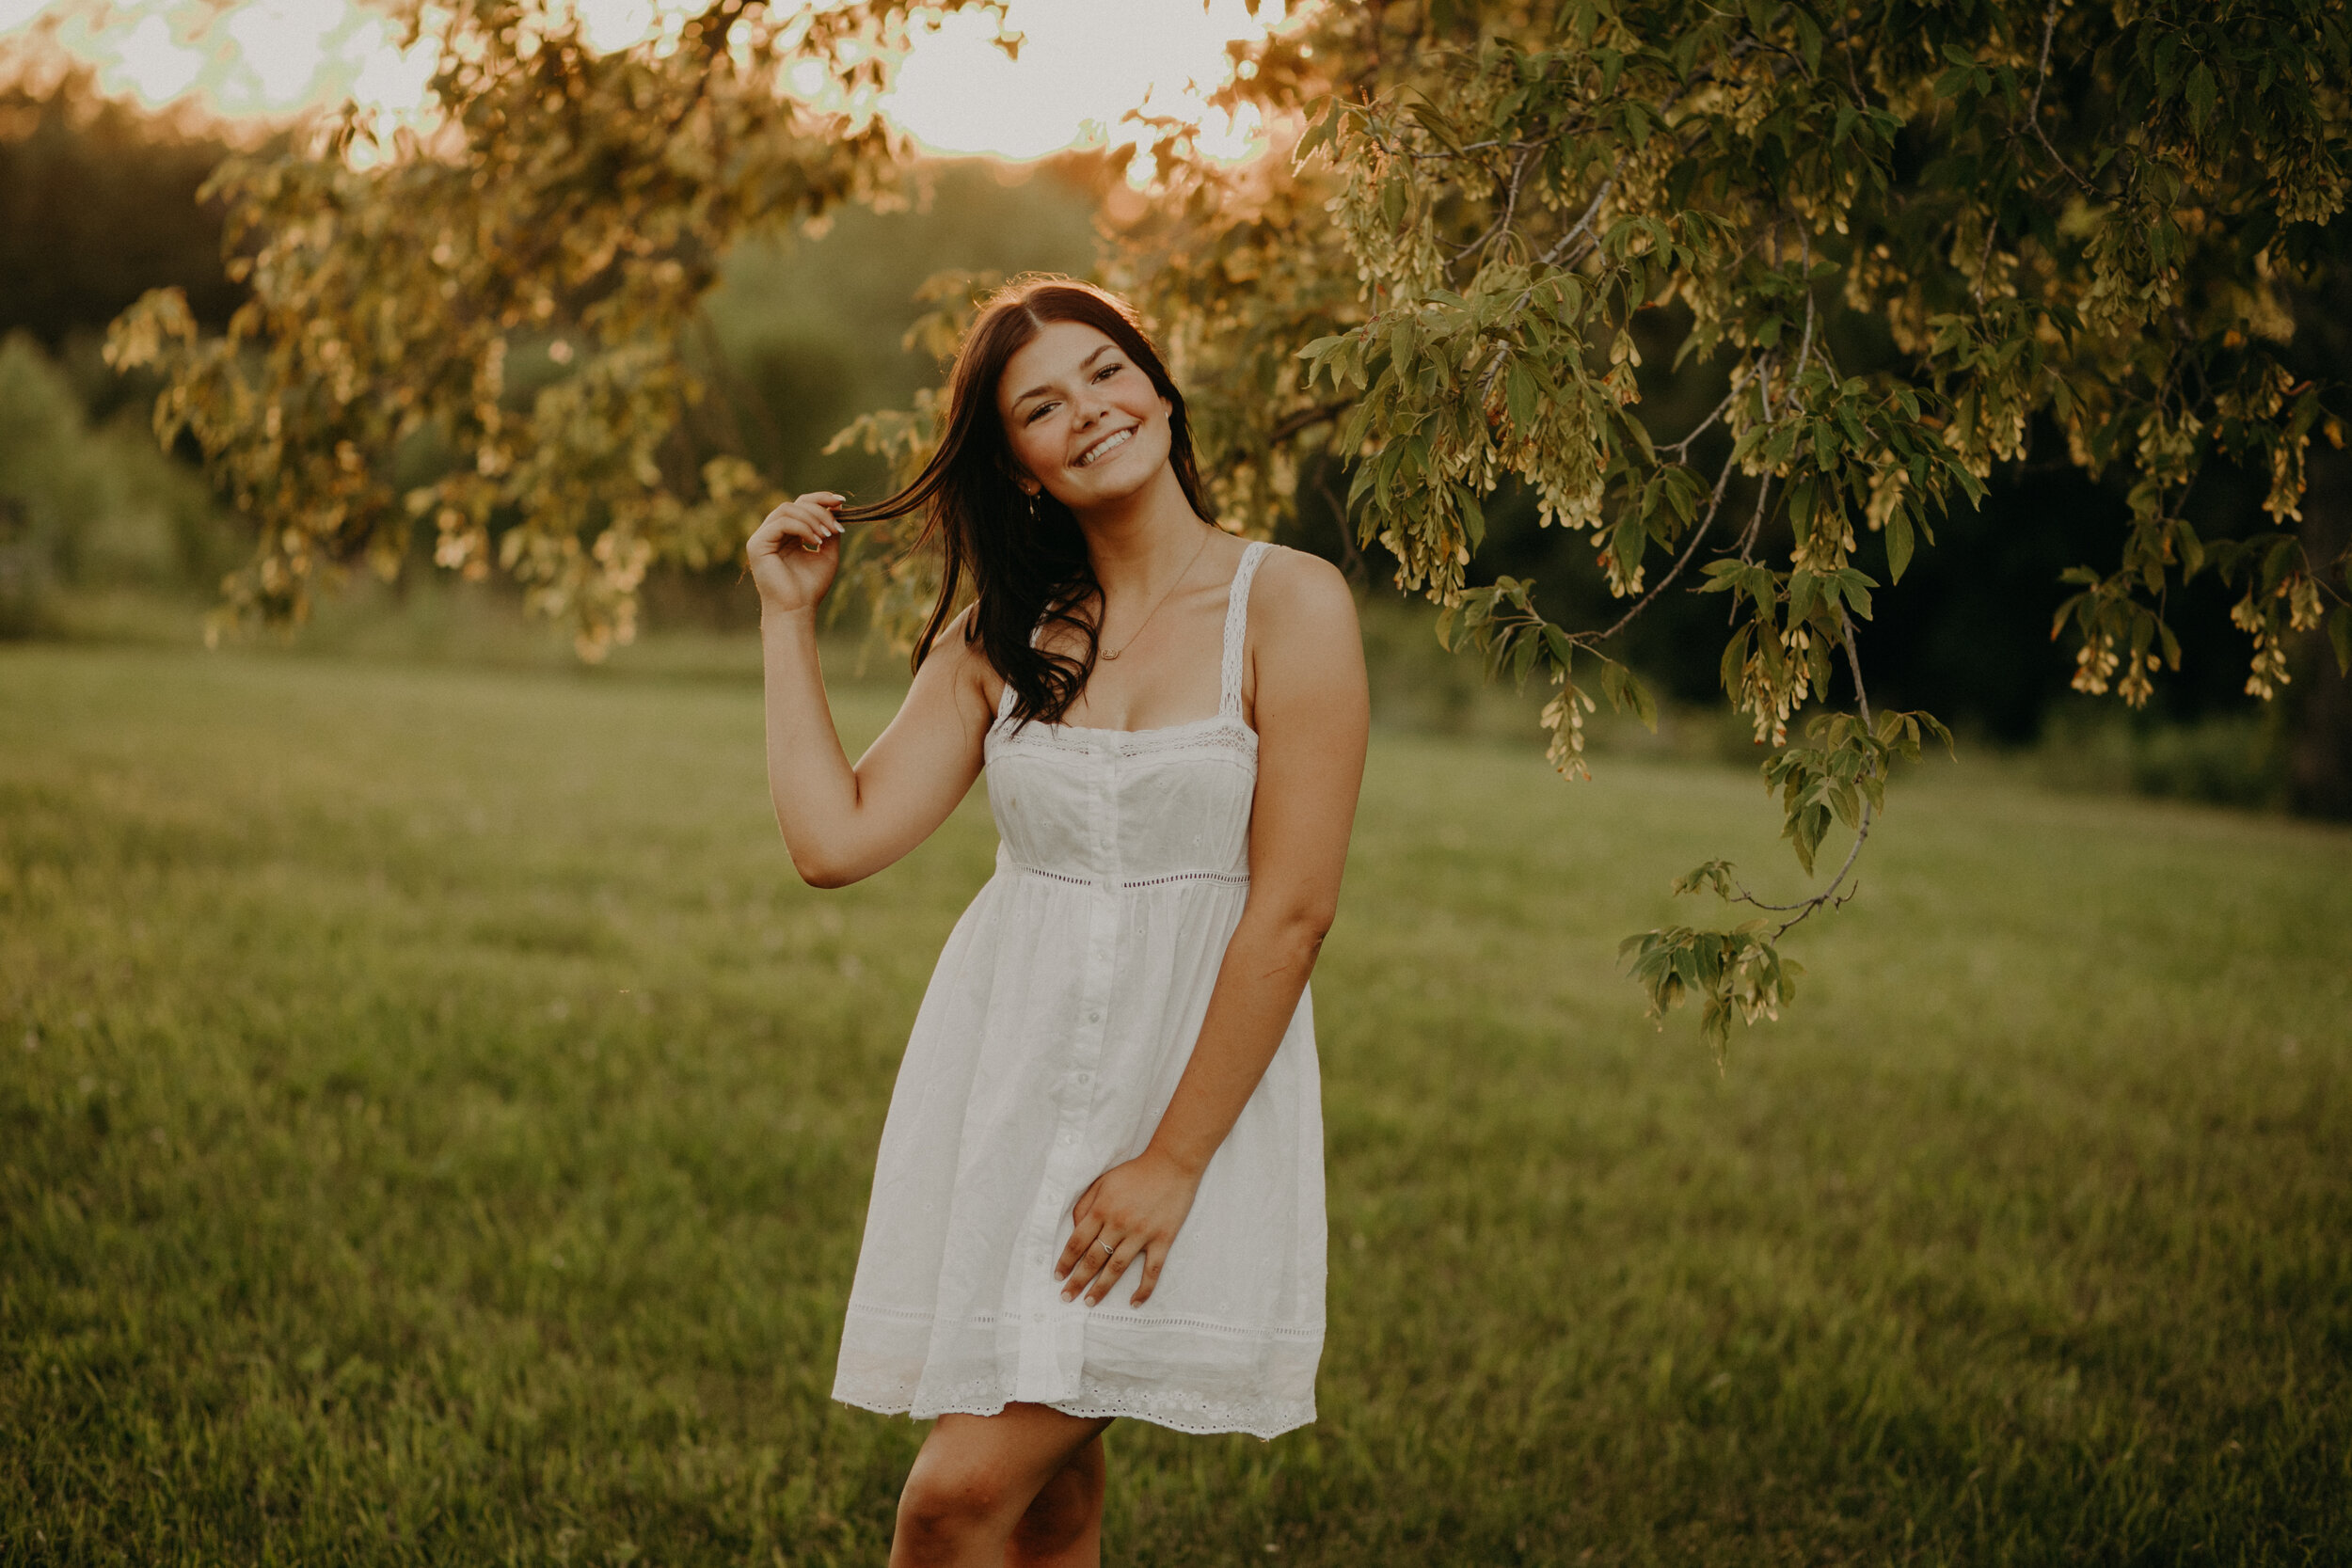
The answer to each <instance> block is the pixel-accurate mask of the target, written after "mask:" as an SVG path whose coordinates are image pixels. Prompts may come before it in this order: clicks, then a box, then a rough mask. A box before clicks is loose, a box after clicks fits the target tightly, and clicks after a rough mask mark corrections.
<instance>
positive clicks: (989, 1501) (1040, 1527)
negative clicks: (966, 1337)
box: [890, 1404, 1110, 1568]
mask: <svg viewBox="0 0 2352 1568" xmlns="http://www.w3.org/2000/svg"><path fill="white" fill-rule="evenodd" d="M1109 1425H1110V1422H1109V1421H1108V1420H1091V1421H1089V1420H1081V1419H1080V1418H1077V1417H1075V1416H1065V1415H1063V1414H1062V1413H1061V1412H1060V1411H1058V1410H1053V1409H1049V1408H1047V1407H1046V1406H1044V1405H1041V1404H1009V1405H1007V1406H1005V1408H1004V1409H1003V1410H1002V1411H1000V1412H999V1413H997V1414H996V1415H993V1416H942V1417H941V1418H939V1420H938V1421H937V1423H936V1424H934V1425H933V1426H932V1428H931V1431H930V1436H929V1437H926V1438H925V1439H924V1440H923V1450H922V1452H920V1453H918V1454H916V1455H915V1456H914V1472H913V1473H912V1474H910V1475H909V1476H908V1477H907V1487H906V1491H905V1492H903V1493H901V1494H900V1495H899V1497H898V1533H897V1535H896V1536H894V1537H893V1538H892V1540H891V1543H890V1565H891V1568H1005V1565H1006V1564H1007V1563H1009V1562H1010V1563H1018V1564H1022V1565H1024V1568H1027V1565H1031V1564H1035V1565H1038V1568H1044V1565H1047V1564H1051V1565H1053V1568H1090V1565H1091V1564H1093V1563H1095V1562H1097V1561H1099V1560H1100V1556H1101V1550H1102V1525H1103V1470H1104V1463H1103V1445H1102V1443H1101V1441H1100V1439H1101V1437H1102V1434H1103V1429H1104V1428H1105V1427H1107V1426H1109ZM1033 1514H1034V1517H1032V1515H1033Z"/></svg>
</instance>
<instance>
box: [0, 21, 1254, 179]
mask: <svg viewBox="0 0 2352 1568" xmlns="http://www.w3.org/2000/svg"><path fill="white" fill-rule="evenodd" d="M573 3H574V4H575V5H576V7H577V8H578V10H579V12H580V16H581V18H582V20H583V22H584V23H585V24H586V28H587V33H588V37H589V39H590V41H591V42H592V43H593V44H595V45H596V46H597V47H600V48H605V49H619V48H626V47H627V46H628V45H629V44H631V43H635V42H638V41H640V40H644V39H646V38H648V37H651V36H653V35H654V34H655V33H656V32H657V31H658V30H659V29H660V26H661V24H662V21H663V17H664V14H665V12H669V11H673V10H675V9H676V8H678V6H679V5H680V4H681V3H683V0H573ZM1284 9H1285V8H1284V5H1283V0H1262V4H1261V5H1260V6H1259V8H1258V14H1257V15H1256V16H1255V17H1253V16H1251V15H1250V14H1249V8H1248V5H1247V4H1246V3H1245V0H1209V3H1208V4H1206V5H1205V6H1204V5H1203V3H1202V0H1009V4H1008V6H1007V13H1008V25H1009V28H1010V29H1011V30H1013V31H1016V32H1018V33H1020V34H1021V35H1022V37H1023V42H1022V46H1021V49H1020V56H1019V59H1018V60H1017V61H1016V60H1013V59H1009V58H1007V57H1006V55H1005V54H1004V53H1003V51H1002V50H1000V49H998V48H997V47H996V46H995V44H994V42H993V39H994V33H995V28H994V24H993V22H992V21H991V20H990V19H988V18H986V17H983V16H977V15H955V16H948V17H946V18H945V19H944V20H942V21H941V22H940V23H938V24H936V25H934V26H932V27H930V28H928V29H926V30H924V31H923V32H922V33H921V34H919V35H918V38H917V41H916V43H915V46H914V49H913V51H912V52H911V53H910V54H909V55H908V57H907V58H906V60H905V61H904V62H903V63H902V65H901V67H900V70H899V76H898V88H897V90H896V91H894V92H893V93H892V94H891V95H890V97H889V98H887V99H885V100H884V102H883V104H882V108H883V111H884V112H885V113H886V114H888V115H889V116H890V117H891V118H892V119H895V120H896V121H897V122H898V124H899V125H900V126H901V127H902V128H903V129H905V130H906V131H907V132H908V133H909V134H910V135H913V136H914V137H915V138H916V139H917V140H918V141H920V142H921V143H922V144H924V145H925V146H926V147H928V148H930V150H933V151H936V152H941V153H948V154H956V153H985V154H992V155H994V156H997V157H1004V158H1035V157H1041V156H1043V155H1045V154H1047V153H1050V152H1055V151H1058V150H1062V149H1065V148H1070V147H1078V146H1087V145H1100V144H1102V143H1104V142H1106V141H1107V142H1119V141H1124V140H1131V139H1133V136H1134V134H1133V132H1132V130H1130V131H1128V132H1125V133H1122V132H1121V131H1120V128H1119V120H1120V117H1121V116H1123V115H1124V114H1126V113H1127V112H1128V111H1129V110H1131V109H1135V108H1137V107H1140V106H1143V105H1145V104H1146V103H1149V105H1150V106H1151V107H1152V110H1153V111H1154V112H1155V113H1165V114H1173V115H1176V116H1179V117H1181V118H1183V119H1190V120H1193V121H1195V122H1203V121H1205V122H1207V123H1206V124H1205V126H1204V129H1205V130H1206V132H1207V135H1206V136H1205V137H1204V143H1205V145H1207V146H1208V147H1209V148H1210V150H1213V151H1223V152H1224V153H1225V154H1226V155H1228V156H1242V155H1245V154H1246V153H1247V152H1248V150H1250V148H1251V145H1252V143H1253V141H1254V137H1253V135H1252V133H1253V132H1254V131H1255V129H1256V128H1255V126H1254V125H1252V124H1249V123H1244V124H1242V125H1239V126H1233V125H1230V124H1227V123H1225V122H1224V121H1223V120H1222V118H1221V117H1218V116H1216V115H1214V114H1213V113H1211V112H1210V111H1208V110H1207V109H1206V108H1205V106H1204V103H1203V101H1204V100H1205V99H1206V98H1207V97H1208V95H1209V94H1211V93H1213V92H1215V91H1216V89H1217V88H1218V87H1222V86H1223V85H1224V84H1225V83H1226V81H1227V79H1228V77H1229V75H1230V73H1231V71H1232V62H1231V60H1230V59H1229V58H1228V57H1227V55H1226V54H1225V45H1226V44H1227V42H1229V41H1230V40H1233V39H1238V38H1257V37H1262V36H1263V34H1264V33H1265V31H1266V30H1267V28H1268V27H1269V26H1271V25H1279V24H1280V22H1281V20H1282V17H1283V15H1284ZM44 21H46V22H48V23H49V24H54V25H55V27H56V38H57V40H58V42H59V43H61V44H62V45H63V46H64V47H65V48H66V49H67V50H68V51H70V52H71V53H72V54H73V55H77V56H79V57H80V58H82V59H85V60H87V61H89V62H90V63H91V64H93V65H95V66H96V67H97V68H98V71H99V80H100V82H101V85H102V86H103V88H104V89H105V90H106V91H108V92H110V93H114V94H117V95H120V96H124V97H129V98H133V99H135V100H137V101H139V102H141V103H145V104H147V105H149V106H151V107H160V106H162V105H164V104H166V103H173V102H176V101H181V100H184V99H193V100H194V101H195V102H196V103H198V104H199V106H201V107H202V108H203V109H204V110H206V111H207V112H209V113H211V114H214V115H216V116H219V117H222V118H226V119H269V118H277V117H281V116H285V115H289V114H294V113H297V112H299V111H300V110H302V109H305V108H309V107H315V106H318V105H321V104H326V103H335V102H339V101H341V100H342V99H343V98H345V97H347V96H348V97H355V98H358V100H360V101H361V102H362V103H370V104H373V105H376V106H378V107H380V108H381V109H383V110H385V111H386V112H387V113H389V114H390V115H393V116H398V117H402V118H406V117H407V116H409V115H411V114H413V113H414V111H415V109H416V107H417V105H418V103H419V101H420V99H421V93H422V90H423V87H424V82H425V79H426V76H427V74H428V73H429V62H428V61H427V59H426V58H425V57H424V55H423V52H422V51H421V50H420V51H416V52H414V53H413V54H412V55H410V56H408V57H405V58H404V57H403V56H402V55H401V54H400V52H399V51H397V50H396V49H394V48H393V47H392V42H391V30H390V28H389V26H388V25H387V24H385V22H384V21H383V20H382V18H380V17H379V16H378V15H376V14H375V13H374V12H373V11H371V10H369V9H367V8H366V7H365V6H363V5H360V4H356V3H354V0H0V51H5V50H6V49H7V48H8V45H9V41H10V40H22V39H24V38H25V37H26V36H28V35H29V34H30V33H31V32H32V31H33V30H34V29H35V28H36V27H38V26H39V25H40V24H42V23H43V22H44ZM799 86H802V84H796V87H799Z"/></svg>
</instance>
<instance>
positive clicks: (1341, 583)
mask: <svg viewBox="0 0 2352 1568" xmlns="http://www.w3.org/2000/svg"><path fill="white" fill-rule="evenodd" d="M1252 588H1253V594H1252V613H1251V615H1250V632H1251V655H1252V658H1251V662H1252V665H1253V667H1254V668H1255V670H1256V673H1257V693H1256V694H1257V702H1256V707H1255V717H1256V721H1257V731H1258V788H1257V796H1256V800H1255V801H1254V803H1253V805H1252V808H1251V815H1250V824H1249V900H1248V903H1247V904H1246V905H1244V906H1243V908H1242V915H1241V922H1240V924H1239V925H1238V926H1237V927H1235V928H1234V931H1233V938H1232V942H1229V943H1227V945H1226V948H1225V961H1224V964H1223V965H1222V967H1220V968H1219V969H1218V971H1217V975H1216V990H1214V991H1213V992H1212V993H1211V994H1210V997H1209V1010H1208V1015H1207V1017H1206V1018H1204V1019H1203V1020H1202V1021H1201V1024H1200V1039H1199V1041H1198V1043H1196V1044H1195V1045H1194V1047H1193V1052H1192V1059H1191V1060H1190V1062H1188V1063H1187V1064H1186V1066H1185V1068H1184V1077H1183V1078H1182V1079H1180V1080H1179V1081H1178V1082H1177V1085H1176V1092H1175V1095H1174V1097H1173V1098H1171V1099H1170V1100H1169V1101H1168V1110H1167V1112H1166V1113H1165V1114H1164V1115H1162V1116H1161V1117H1160V1125H1159V1127H1158V1129H1157V1131H1155V1132H1153V1133H1152V1142H1151V1143H1150V1145H1149V1146H1148V1147H1146V1148H1145V1149H1144V1151H1143V1152H1142V1153H1141V1154H1139V1155H1137V1156H1136V1158H1135V1159H1133V1160H1130V1161H1128V1162H1127V1163H1126V1164H1120V1165H1114V1166H1113V1167H1111V1168H1110V1169H1109V1170H1107V1171H1104V1173H1103V1174H1102V1175H1101V1176H1100V1177H1098V1178H1096V1179H1095V1181H1094V1183H1093V1185H1091V1186H1089V1188H1088V1189H1087V1190H1086V1192H1085V1193H1084V1194H1083V1195H1082V1196H1080V1197H1079V1199H1078V1202H1077V1205H1076V1206H1075V1208H1074V1209H1073V1211H1072V1219H1073V1230H1072V1232H1071V1236H1070V1242H1069V1244H1068V1245H1067V1246H1065V1247H1064V1248H1063V1249H1062V1254H1061V1258H1060V1259H1059V1260H1058V1261H1057V1263H1056V1264H1055V1273H1056V1274H1057V1275H1059V1276H1061V1278H1062V1282H1063V1283H1062V1295H1063V1296H1064V1297H1065V1298H1071V1297H1074V1296H1076V1295H1077V1294H1078V1293H1079V1292H1080V1291H1086V1293H1087V1302H1088V1305H1089V1306H1091V1305H1093V1304H1094V1303H1096V1302H1099V1301H1101V1300H1102V1299H1103V1298H1104V1296H1105V1295H1107V1294H1108V1293H1109V1291H1110V1288H1111V1286H1112V1285H1114V1284H1115V1283H1117V1282H1118V1280H1119V1278H1120V1275H1123V1274H1125V1273H1126V1272H1127V1269H1128V1267H1129V1265H1131V1264H1133V1263H1134V1262H1135V1261H1136V1259H1141V1260H1142V1263H1143V1275H1142V1278H1141V1281H1140V1282H1139V1283H1138V1284H1137V1285H1136V1291H1135V1295H1134V1297H1133V1300H1134V1303H1135V1304H1136V1306H1141V1305H1142V1304H1143V1303H1144V1302H1145V1301H1146V1300H1148V1299H1150V1297H1151V1294H1152V1290H1153V1288H1154V1287H1156V1286H1157V1285H1158V1284H1159V1278H1160V1270H1161V1268H1162V1267H1163V1266H1164V1265H1165V1264H1166V1263H1167V1261H1168V1247H1169V1245H1170V1244H1171V1243H1174V1241H1175V1240H1176V1232H1177V1231H1178V1230H1179V1229H1181V1228H1182V1227H1183V1226H1184V1216H1185V1215H1186V1214H1187V1213H1189V1212H1191V1210H1192V1199H1193V1195H1194V1194H1195V1193H1196V1192H1197V1191H1199V1189H1200V1178H1201V1175H1202V1173H1203V1172H1204V1171H1206V1170H1207V1169H1208V1165H1209V1159H1210V1156H1212V1155H1214V1154H1215V1153H1216V1151H1217V1148H1218V1147H1219V1146H1220V1145H1222V1144H1223V1143H1224V1142H1225V1135H1226V1134H1227V1133H1228V1132H1232V1129H1233V1123H1234V1121H1235V1120H1237V1119H1238V1118H1239V1117H1240V1116H1241V1113H1242V1107H1243V1106H1245V1105H1247V1104H1248V1102H1249V1096H1250V1095H1251V1094H1252V1093H1253V1092H1254V1091H1255V1090H1256V1089H1257V1086H1258V1080H1259V1079H1261V1078H1262V1077H1263V1076H1264V1075H1265V1069H1266V1064H1267V1063H1269V1062H1271V1061H1272V1060H1273V1059H1274V1053H1275V1051H1276V1049H1277V1048H1278V1047H1279V1046H1280V1045H1281V1043H1282V1035H1283V1032H1284V1031H1285V1030H1287V1029H1288V1028H1289V1027H1290V1022H1291V1016H1292V1015H1293V1014H1294V1013H1295V1012H1296V1011H1297V1010H1298V998H1299V993H1300V992H1302V991H1303V990H1306V988H1307V976H1308V975H1309V974H1312V973H1313V971H1314V967H1315V958H1316V955H1318V954H1319V953H1320V952H1321V951H1322V950H1323V938H1324V933H1325V932H1327V931H1328V930H1329V929H1330V928H1331V917H1332V915H1333V913H1334V912H1335V911H1337V910H1338V907H1339V897H1340V875H1341V872H1342V871H1343V868H1344V867H1345V865H1346V863H1347V835H1348V831H1349V829H1350V828H1351V827H1353V826H1354V824H1355V820H1356V792H1357V789H1358V786H1359V785H1360V784H1362V782H1363V776H1364V742H1365V736H1366V734H1367V732H1368V731H1369V729H1370V727H1371V699H1370V695H1369V693H1368V691H1367V689H1366V687H1365V681H1364V645H1363V638H1362V635H1361V633H1360V632H1359V630H1358V629H1357V626H1356V600H1355V597H1354V595H1353V594H1350V593H1349V592H1348V588H1347V579H1346V578H1343V577H1341V576H1340V573H1339V570H1338V568H1336V567H1334V566H1332V565H1331V564H1329V563H1328V562H1324V561H1321V560H1318V559H1317V558H1316V557H1314V556H1311V555H1306V554H1302V553H1300V552H1298V551H1295V550H1281V551H1277V552H1275V553H1273V554H1271V555H1269V556H1268V558H1267V559H1266V560H1265V562H1263V565H1262V567H1261V569H1260V571H1259V573H1258V577H1257V579H1256V581H1255V582H1254V583H1253V584H1252ZM1104 1242H1108V1243H1111V1244H1112V1245H1113V1246H1114V1247H1115V1248H1116V1250H1115V1251H1114V1252H1112V1253H1110V1254H1107V1255H1106V1254H1105V1253H1104V1251H1103V1248H1102V1245H1101V1243H1104Z"/></svg>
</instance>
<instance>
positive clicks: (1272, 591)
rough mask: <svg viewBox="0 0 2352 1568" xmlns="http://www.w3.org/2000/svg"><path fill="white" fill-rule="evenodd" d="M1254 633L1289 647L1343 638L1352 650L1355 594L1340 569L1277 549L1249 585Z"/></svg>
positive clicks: (1269, 553)
mask: <svg viewBox="0 0 2352 1568" xmlns="http://www.w3.org/2000/svg"><path fill="white" fill-rule="evenodd" d="M1249 601H1250V610H1251V614H1250V620H1251V622H1252V623H1253V626H1252V630H1253V631H1256V632H1258V633H1259V634H1260V635H1261V636H1262V637H1265V638H1271V639H1272V640H1274V641H1279V642H1282V643H1285V644H1290V643H1294V642H1298V641H1321V640H1323V639H1326V638H1331V637H1335V636H1343V637H1344V638H1345V640H1346V644H1347V645H1349V646H1353V645H1354V643H1355V641H1356V640H1357V637H1358V632H1357V629H1356V594H1355V592H1354V591H1353V590H1352V589H1350V588H1349V587H1348V585H1347V578H1345V577H1344V576H1343V575H1342V574H1341V572H1340V569H1339V568H1338V567H1337V566H1334V565H1332V564H1331V563H1330V562H1327V561H1326V560H1324V559H1323V558H1322V557H1321V556H1317V555H1309V554H1308V553H1307V552H1306V551H1304V550H1294V549H1290V548H1287V547H1285V546H1279V545H1278V546H1275V547H1274V548H1273V549H1271V550H1269V551H1267V552H1266V556H1265V559H1264V560H1263V561H1262V562H1259V563H1258V575H1257V577H1256V578H1254V579H1253V580H1252V581H1251V583H1250V585H1249Z"/></svg>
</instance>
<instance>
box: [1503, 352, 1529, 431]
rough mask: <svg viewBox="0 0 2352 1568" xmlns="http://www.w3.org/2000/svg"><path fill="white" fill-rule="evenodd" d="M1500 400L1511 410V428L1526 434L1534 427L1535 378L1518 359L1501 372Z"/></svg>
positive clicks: (1513, 360)
mask: <svg viewBox="0 0 2352 1568" xmlns="http://www.w3.org/2000/svg"><path fill="white" fill-rule="evenodd" d="M1502 401H1503V404H1504V406H1505V407H1507V408H1508V409H1509V410H1510V412H1511V428H1512V430H1513V431H1514V432H1516V433H1517V434H1518V435H1519V436H1527V435H1529V434H1531V433H1532V432H1533V431H1534V428H1535V378H1534V376H1532V375H1530V374H1529V373H1528V371H1527V367H1526V365H1524V364H1522V363H1521V362H1520V361H1519V360H1518V359H1517V358H1514V359H1512V361H1511V364H1510V368H1509V369H1508V370H1506V371H1504V372H1502Z"/></svg>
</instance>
